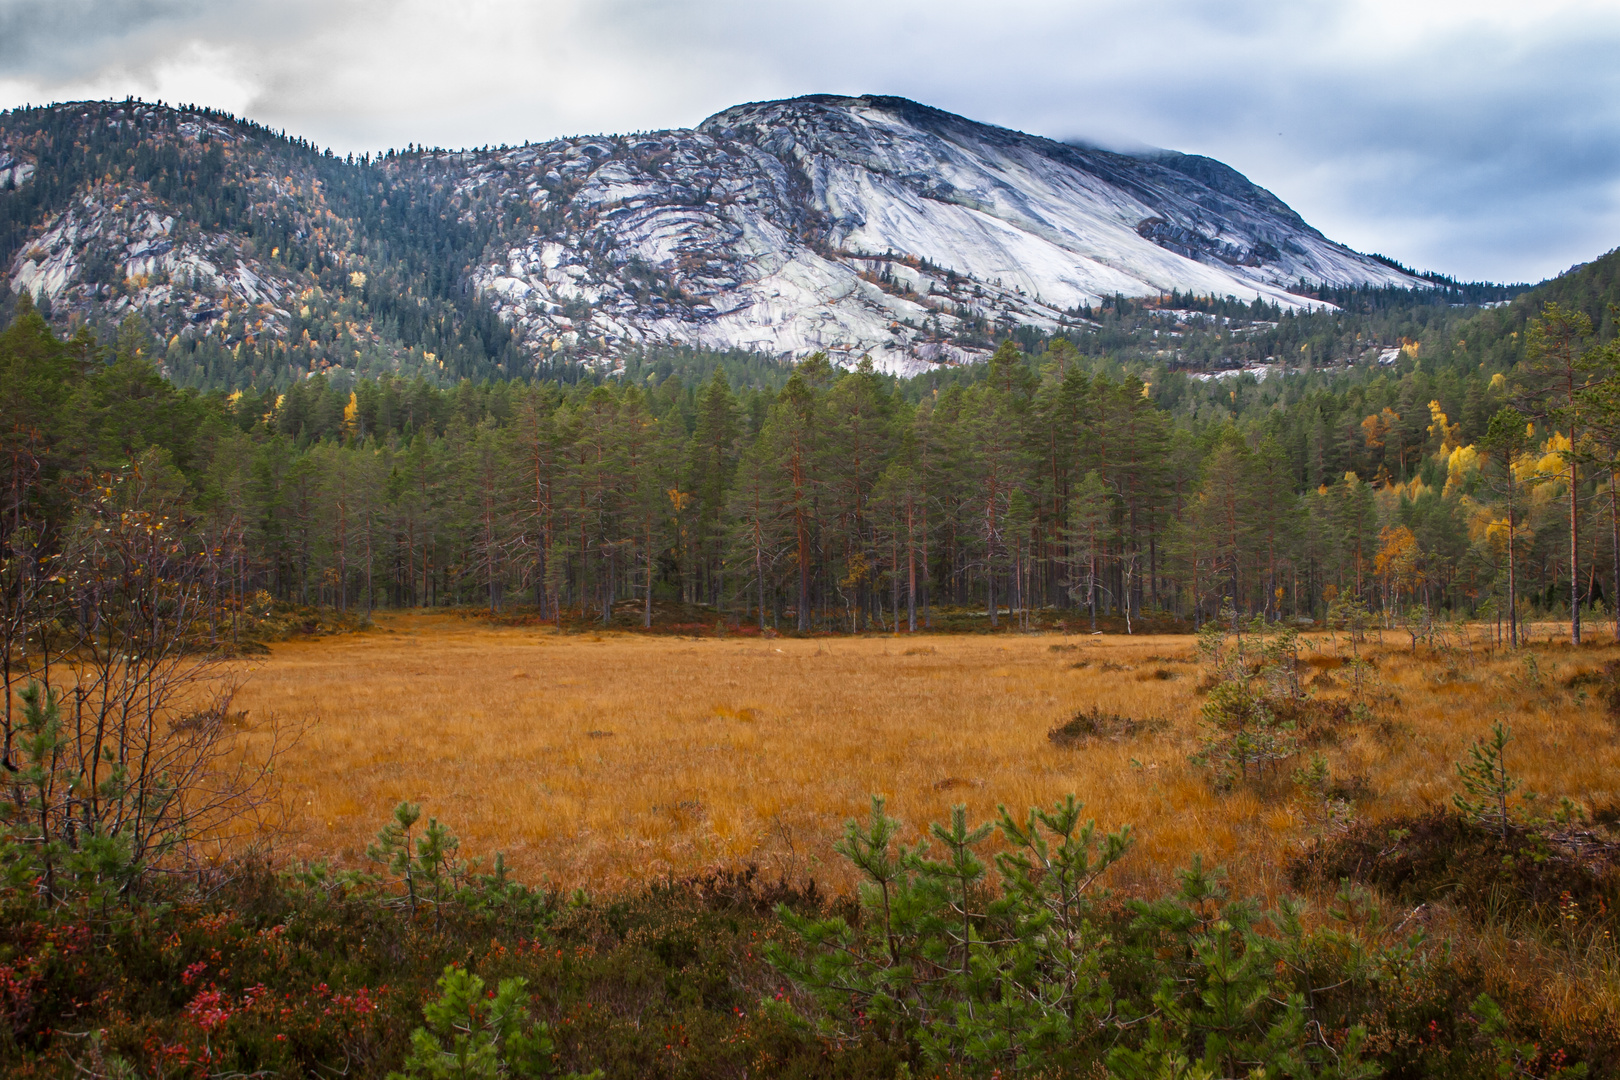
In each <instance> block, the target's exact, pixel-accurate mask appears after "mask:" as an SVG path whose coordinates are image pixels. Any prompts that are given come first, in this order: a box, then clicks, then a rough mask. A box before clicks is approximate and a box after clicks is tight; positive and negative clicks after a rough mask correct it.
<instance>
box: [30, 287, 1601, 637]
mask: <svg viewBox="0 0 1620 1080" xmlns="http://www.w3.org/2000/svg"><path fill="white" fill-rule="evenodd" d="M1613 258H1614V257H1613V256H1611V257H1609V259H1607V260H1604V263H1605V264H1606V263H1608V262H1610V261H1612V260H1613ZM1600 265H1601V264H1600ZM1589 269H1590V268H1589ZM1560 295H1567V296H1568V297H1569V299H1570V301H1571V306H1569V307H1566V306H1562V305H1558V304H1553V305H1551V306H1545V307H1542V306H1537V305H1539V304H1540V303H1541V299H1540V297H1539V296H1533V297H1527V298H1525V299H1522V300H1520V301H1518V302H1516V303H1514V304H1513V305H1511V306H1509V307H1505V308H1501V309H1496V310H1491V311H1486V312H1483V313H1480V312H1475V313H1473V314H1472V315H1471V316H1470V320H1469V321H1465V322H1463V323H1462V324H1461V325H1460V326H1458V325H1454V324H1453V322H1451V321H1447V320H1443V319H1442V320H1436V323H1435V326H1434V327H1433V328H1431V329H1432V332H1431V333H1430V334H1429V335H1428V336H1426V337H1423V338H1420V339H1415V340H1409V342H1408V344H1407V345H1405V346H1404V347H1402V349H1401V350H1400V351H1399V355H1398V358H1397V359H1396V360H1395V362H1393V363H1391V364H1389V365H1385V366H1373V367H1371V368H1368V367H1365V366H1358V367H1341V366H1337V365H1331V366H1329V365H1324V366H1320V367H1318V366H1315V365H1304V366H1302V367H1301V368H1300V369H1298V370H1293V371H1273V373H1272V374H1271V375H1270V376H1269V377H1267V378H1265V379H1264V380H1260V379H1257V378H1255V376H1254V375H1252V374H1248V373H1245V374H1242V375H1239V376H1237V377H1234V378H1230V379H1208V380H1204V381H1199V380H1196V379H1193V378H1192V377H1190V376H1189V375H1187V374H1185V373H1182V372H1177V371H1174V370H1168V369H1166V368H1164V367H1160V368H1158V369H1157V370H1156V371H1155V370H1148V371H1143V370H1141V369H1140V368H1137V367H1133V366H1132V365H1125V364H1121V363H1119V362H1118V361H1117V360H1115V359H1108V358H1105V357H1102V356H1097V355H1087V354H1084V353H1082V352H1081V351H1080V349H1078V348H1077V347H1076V346H1075V345H1073V344H1071V343H1070V342H1069V341H1067V340H1066V339H1061V338H1058V339H1050V340H1043V341H1038V342H1035V343H1034V344H1033V347H1032V349H1031V351H1027V352H1026V351H1022V350H1020V349H1019V347H1018V346H1017V344H1016V343H1015V342H1014V341H1012V340H1011V339H1008V340H1003V341H1002V343H1001V344H1000V346H999V347H998V349H997V351H996V352H995V354H994V356H993V357H992V359H991V360H990V362H989V363H988V364H985V365H982V366H979V367H976V368H972V369H965V370H962V369H959V370H952V371H949V372H940V373H934V374H929V375H924V376H920V377H918V378H916V379H911V380H897V379H895V378H892V377H889V376H885V375H882V374H880V373H878V372H876V371H874V370H873V369H872V368H871V367H870V366H869V365H865V364H863V365H861V366H858V367H857V368H855V369H853V370H839V369H837V368H835V367H834V366H833V365H831V364H830V363H829V362H828V361H827V360H826V358H824V357H820V356H815V357H811V358H810V359H808V360H805V361H803V362H801V363H800V364H798V365H797V366H796V367H793V368H791V369H781V372H780V375H778V376H777V377H776V378H774V379H768V378H763V377H761V378H756V376H759V375H761V374H762V373H763V374H766V375H768V374H769V372H764V371H763V369H761V368H759V367H758V366H757V365H756V363H755V362H751V361H749V360H747V359H746V358H742V357H731V356H726V355H710V354H692V355H689V356H686V357H672V356H671V355H670V354H664V355H662V356H660V355H658V354H649V355H647V356H644V357H641V358H637V359H634V360H632V362H631V363H628V364H627V365H626V366H625V369H624V371H623V373H622V376H621V377H618V378H609V377H602V376H594V377H590V378H582V379H579V380H578V381H575V382H572V383H559V382H556V381H539V382H529V383H520V382H515V381H502V382H482V383H474V382H471V381H467V380H463V381H462V382H460V383H458V384H457V385H455V386H454V387H451V388H447V389H439V388H436V387H434V386H433V385H431V384H430V383H429V382H428V381H426V380H425V379H415V380H405V379H402V378H398V377H390V376H385V377H381V378H377V379H362V380H359V381H353V380H350V381H349V382H348V383H347V384H344V383H341V382H339V381H334V380H328V379H327V378H325V377H324V376H320V375H315V376H313V377H310V378H305V379H300V380H298V381H297V382H295V383H293V384H292V385H290V386H288V387H287V389H286V390H285V391H284V392H281V391H277V390H275V389H274V388H273V387H265V388H263V389H253V388H249V389H245V390H240V391H236V392H233V393H230V394H226V393H224V392H221V391H216V392H213V393H210V394H206V395H204V394H199V393H198V392H196V391H194V390H180V389H177V388H175V387H174V386H173V385H172V384H171V383H169V382H167V381H166V380H164V379H163V378H162V377H161V376H160V375H159V373H158V369H157V368H156V366H155V365H154V360H153V357H154V354H156V353H157V352H158V351H159V345H158V343H156V342H154V341H153V340H152V339H151V338H150V336H149V335H148V334H147V333H146V332H145V330H144V329H143V327H142V325H141V323H140V322H139V320H137V319H134V318H131V319H128V320H126V321H125V323H124V324H123V325H122V326H121V327H120V328H119V331H118V335H117V338H116V341H115V342H114V344H113V346H112V347H111V348H105V347H103V346H102V345H100V344H99V343H98V342H97V341H96V339H95V338H94V337H93V336H92V335H91V334H90V333H89V332H88V331H86V330H84V329H82V328H81V330H80V331H79V332H78V333H77V334H76V335H75V336H74V337H73V338H71V339H69V340H67V341H62V340H60V339H59V338H58V337H57V336H56V335H55V334H54V333H53V331H52V330H51V329H50V327H49V326H48V325H47V324H46V323H45V322H44V320H43V319H42V318H41V317H40V315H39V313H38V312H36V311H34V310H32V308H31V305H30V304H29V303H28V301H27V300H26V298H24V299H23V300H22V301H21V303H20V304H19V307H18V311H17V314H16V316H15V317H14V318H13V319H12V321H11V325H10V326H9V327H8V328H7V329H6V330H5V331H4V334H3V337H0V366H3V370H4V375H3V378H4V382H5V385H4V387H0V393H3V394H4V395H5V399H6V401H7V411H6V416H7V425H6V426H7V433H6V438H7V440H8V447H7V455H6V459H5V464H4V468H5V469H6V470H7V475H6V485H5V489H6V492H7V499H8V504H7V509H6V515H5V516H6V520H7V522H8V525H7V526H6V527H5V534H6V536H7V537H8V540H9V542H13V543H14V542H16V539H17V538H18V537H26V538H27V543H28V544H29V545H32V547H31V550H32V551H34V552H35V554H36V555H40V554H43V553H46V552H48V551H50V550H51V545H52V543H53V540H52V537H53V536H54V535H55V534H56V533H57V532H58V531H59V530H60V529H61V528H63V527H64V526H65V524H66V522H68V521H69V520H70V519H71V517H72V515H73V513H74V505H75V495H74V488H73V485H74V483H76V482H78V481H77V479H76V478H79V477H83V476H88V475H91V474H93V473H94V472H95V471H96V470H117V469H120V468H128V467H129V466H130V463H131V462H134V461H136V460H138V459H141V458H142V455H148V456H150V454H152V453H154V452H155V453H157V454H158V456H159V459H160V460H161V463H162V467H163V468H165V469H168V470H170V471H171V472H172V473H173V476H174V483H175V484H178V485H180V486H181V487H182V488H183V490H184V492H185V503H186V506H187V509H188V513H189V514H190V515H191V518H190V519H189V520H190V521H191V522H192V525H193V527H194V528H195V529H197V530H198V535H199V536H201V535H206V536H209V537H215V538H228V539H229V542H230V544H229V546H230V552H231V554H230V556H229V558H228V559H225V561H226V562H228V564H229V565H228V566H224V565H222V567H221V572H222V573H228V574H229V575H230V577H231V579H232V581H233V582H234V584H233V588H232V595H233V596H235V597H237V598H238V602H239V603H246V602H248V598H251V597H254V596H255V595H256V594H264V595H266V596H267V597H269V598H274V599H282V600H290V601H296V602H301V603H320V604H326V605H331V606H333V607H336V608H339V609H343V610H360V611H367V610H370V609H372V608H374V607H377V606H419V605H465V604H478V605H483V606H486V607H488V608H489V609H490V610H492V611H500V610H503V609H506V608H509V607H512V606H514V605H517V606H522V607H525V608H527V609H530V610H533V611H535V612H537V613H538V615H539V616H540V617H543V618H547V619H552V618H558V617H561V616H567V617H569V618H581V617H584V618H595V619H601V620H604V621H611V620H612V619H613V618H614V617H615V611H616V609H618V611H619V613H620V615H621V616H623V615H624V612H625V610H626V609H627V608H628V607H629V606H630V605H633V606H634V610H635V612H636V614H637V616H638V617H639V619H640V621H642V622H643V623H649V624H650V622H651V620H652V616H653V609H654V606H655V605H656V604H665V603H674V604H684V605H688V606H691V605H702V606H706V607H707V608H708V609H709V610H711V611H712V612H713V613H714V616H715V617H724V618H726V619H727V620H729V621H730V622H731V623H732V624H733V625H747V626H754V627H758V628H775V629H778V630H799V631H811V630H840V629H842V630H845V631H860V630H865V629H876V628H885V629H896V628H906V629H910V628H912V627H923V628H926V627H927V626H929V625H930V624H931V621H932V619H933V617H934V614H935V612H936V611H937V609H940V608H942V607H950V608H955V609H968V608H975V607H976V608H977V609H978V610H980V611H981V612H982V613H983V615H984V618H985V625H987V626H989V627H998V626H1002V625H1005V624H1006V622H1007V621H1008V620H1010V621H1011V622H1013V623H1014V624H1017V625H1030V624H1031V623H1032V622H1033V621H1035V620H1037V619H1044V620H1046V621H1050V620H1051V619H1052V618H1068V619H1070V620H1074V619H1080V618H1083V619H1087V620H1096V619H1108V618H1118V619H1121V620H1122V622H1123V623H1124V624H1125V628H1129V626H1130V624H1131V623H1132V622H1133V621H1134V620H1137V619H1141V618H1144V617H1152V616H1161V617H1173V618H1178V619H1181V620H1185V621H1187V622H1190V623H1194V624H1196V623H1199V622H1201V621H1203V620H1205V619H1208V618H1210V617H1212V616H1214V615H1215V614H1216V613H1217V612H1218V611H1219V610H1220V609H1221V606H1222V605H1223V604H1228V605H1230V606H1231V607H1232V609H1233V610H1234V611H1235V612H1238V613H1245V614H1259V615H1263V616H1264V617H1266V618H1268V619H1271V620H1278V619H1321V618H1323V617H1325V616H1326V615H1327V614H1328V613H1329V611H1330V609H1331V608H1333V606H1334V605H1335V603H1342V602H1343V601H1346V600H1350V599H1355V600H1357V601H1359V602H1360V603H1362V604H1363V605H1364V606H1366V607H1367V608H1369V609H1371V610H1373V611H1375V612H1376V613H1377V614H1378V615H1379V617H1380V618H1381V619H1383V620H1384V621H1385V622H1386V624H1389V625H1393V624H1394V623H1395V622H1397V621H1402V622H1405V623H1408V624H1425V625H1426V624H1428V623H1430V622H1432V620H1434V619H1436V618H1441V617H1445V616H1448V615H1449V616H1458V615H1466V616H1474V617H1478V616H1486V617H1495V618H1497V619H1502V618H1504V617H1507V619H1508V624H1509V625H1508V632H1511V631H1512V630H1513V629H1514V624H1515V622H1516V620H1515V619H1514V618H1513V616H1514V614H1515V613H1522V611H1533V612H1538V613H1542V614H1557V613H1560V612H1561V613H1562V614H1563V616H1564V617H1568V614H1569V598H1570V595H1571V589H1572V587H1573V589H1574V590H1575V592H1576V593H1578V595H1579V598H1580V603H1581V605H1582V606H1583V607H1585V608H1587V609H1589V610H1593V611H1597V610H1603V611H1610V610H1612V603H1613V597H1614V595H1615V578H1614V574H1615V570H1616V566H1615V554H1616V550H1617V548H1620V528H1617V524H1620V515H1617V513H1616V507H1615V504H1614V497H1613V496H1614V481H1613V474H1614V471H1615V468H1614V447H1615V445H1616V442H1617V440H1616V437H1615V430H1616V427H1615V425H1616V419H1615V418H1616V415H1617V413H1620V410H1617V409H1616V408H1615V407H1614V405H1613V403H1614V400H1615V398H1616V394H1615V391H1614V387H1615V385H1616V376H1615V351H1614V346H1613V344H1612V342H1611V341H1609V339H1608V337H1607V335H1609V333H1610V330H1611V324H1610V323H1609V322H1606V321H1604V320H1603V319H1598V320H1592V319H1589V318H1588V317H1587V316H1585V315H1584V314H1583V313H1582V312H1581V310H1580V308H1581V307H1582V306H1593V298H1594V296H1601V295H1603V294H1602V292H1601V290H1600V289H1598V290H1594V288H1593V287H1591V285H1590V282H1588V287H1587V288H1586V291H1585V292H1584V293H1583V292H1582V291H1581V290H1580V289H1576V288H1572V287H1568V286H1565V287H1563V291H1562V292H1561V293H1560ZM1437 310H1442V311H1446V310H1450V309H1437ZM1367 317H1368V318H1378V317H1379V316H1378V315H1377V314H1376V313H1373V314H1371V315H1368V316H1367ZM1388 317H1390V318H1412V317H1413V309H1412V308H1407V309H1404V314H1402V313H1393V314H1388ZM1329 318H1330V316H1328V315H1325V314H1320V313H1318V314H1315V315H1301V316H1297V317H1296V316H1288V317H1284V318H1283V319H1282V320H1281V321H1280V323H1279V328H1286V329H1288V330H1290V331H1291V332H1294V333H1303V332H1304V331H1306V330H1308V327H1309V325H1310V324H1311V323H1312V321H1313V320H1316V321H1318V322H1320V321H1321V320H1325V319H1329ZM1331 318H1333V319H1339V320H1343V319H1345V318H1347V315H1346V314H1344V313H1339V314H1337V315H1333V316H1331ZM1605 318H1607V316H1605ZM1323 325H1326V324H1323ZM1515 326H1517V327H1520V328H1521V329H1517V330H1516V329H1512V328H1513V327H1515ZM1453 335H1455V337H1453ZM1304 336H1306V337H1307V341H1306V342H1305V344H1304V345H1303V346H1301V348H1300V350H1299V351H1300V352H1301V353H1305V354H1309V353H1310V352H1311V350H1312V348H1313V347H1315V346H1313V342H1315V341H1316V339H1315V338H1313V337H1311V336H1310V334H1309V333H1305V334H1304ZM1448 340H1449V345H1448V343H1447V342H1448ZM1470 342H1473V343H1474V344H1470ZM1321 347H1322V348H1323V349H1325V350H1329V351H1330V349H1331V342H1328V341H1324V342H1323V343H1322V344H1321ZM1527 349H1528V350H1529V353H1528V354H1527V352H1526V350H1527ZM1554 353H1556V354H1557V356H1554V355H1553V354H1554ZM1476 357H1479V359H1477V360H1476V359H1475V358H1476ZM1558 357H1562V359H1561V360H1559V359H1558ZM1549 358H1551V359H1549ZM677 360H679V361H682V364H681V366H682V367H686V366H687V365H691V366H699V365H703V366H706V369H707V377H706V378H703V379H702V381H701V382H698V381H696V380H694V381H691V382H689V381H688V380H687V378H684V377H683V376H682V374H681V370H680V369H679V368H678V366H677V363H676V361H677ZM1555 360H1556V361H1557V362H1556V363H1554V361H1555ZM1527 361H1528V362H1527ZM1549 364H1551V365H1552V366H1551V367H1549ZM1558 364H1563V368H1560V369H1559V370H1566V369H1567V370H1566V374H1569V373H1574V374H1571V375H1570V378H1568V379H1563V376H1559V375H1557V372H1556V371H1554V370H1553V368H1556V367H1557V366H1558ZM699 369H700V370H702V368H701V367H700V368H699ZM688 370H689V368H688ZM1143 375H1147V376H1148V378H1147V380H1144V378H1143V377H1142V376H1143ZM1577 375H1578V378H1577V377H1576V376H1577ZM733 379H736V380H738V381H739V382H741V383H742V385H740V386H735V387H734V384H733ZM1559 379H1563V381H1562V382H1559V381H1558V380H1559ZM1549 380H1552V381H1549ZM1554 383H1557V385H1556V386H1555V385H1553V384H1554ZM1577 384H1578V385H1577ZM1513 406H1518V407H1519V408H1520V409H1521V411H1522V415H1520V420H1522V422H1523V425H1524V426H1523V429H1522V434H1521V435H1518V436H1516V437H1515V438H1512V439H1506V440H1505V441H1504V438H1505V437H1504V436H1503V434H1502V424H1501V417H1503V416H1507V415H1510V414H1509V413H1504V412H1503V410H1505V409H1509V408H1511V407H1513ZM1493 418H1496V419H1497V420H1498V423H1497V425H1496V432H1497V434H1496V436H1495V438H1494V439H1493V438H1490V437H1488V436H1489V435H1490V432H1491V430H1492V424H1491V422H1492V419H1493ZM1518 422H1519V421H1518V420H1516V421H1514V423H1518ZM1572 424H1573V425H1574V427H1573V430H1574V431H1575V434H1576V438H1577V440H1578V445H1576V446H1574V447H1573V448H1571V446H1570V442H1569V438H1568V435H1569V433H1570V431H1571V430H1572V426H1571V425H1572ZM1572 470H1573V475H1574V476H1575V488H1574V490H1575V493H1576V495H1577V498H1576V500H1575V503H1574V506H1573V509H1572V507H1571V501H1570V490H1571V486H1570V475H1571V471H1572ZM25 524H26V525H27V527H26V528H24V525H25ZM1572 529H1573V530H1574V533H1575V535H1574V536H1573V537H1572V535H1571V532H1572ZM1572 541H1573V542H1572ZM219 550H224V549H223V548H220V549H219ZM1572 553H1573V555H1574V561H1573V562H1572V560H1571V555H1572ZM31 557H33V556H31ZM222 558H223V556H222ZM1510 581H1511V582H1512V586H1513V590H1514V595H1513V596H1512V597H1510V596H1509V582H1510ZM1510 600H1511V603H1510ZM1065 612H1067V613H1068V614H1064V613H1065ZM1504 636H1506V635H1504Z"/></svg>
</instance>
